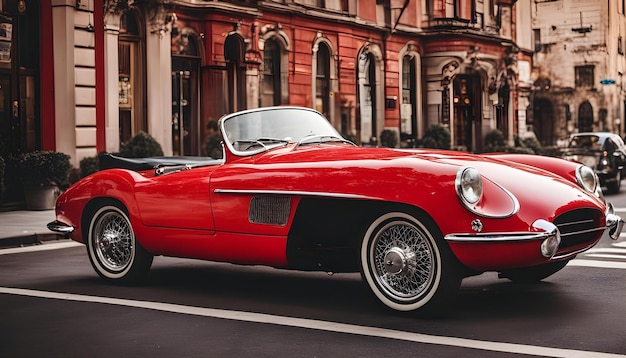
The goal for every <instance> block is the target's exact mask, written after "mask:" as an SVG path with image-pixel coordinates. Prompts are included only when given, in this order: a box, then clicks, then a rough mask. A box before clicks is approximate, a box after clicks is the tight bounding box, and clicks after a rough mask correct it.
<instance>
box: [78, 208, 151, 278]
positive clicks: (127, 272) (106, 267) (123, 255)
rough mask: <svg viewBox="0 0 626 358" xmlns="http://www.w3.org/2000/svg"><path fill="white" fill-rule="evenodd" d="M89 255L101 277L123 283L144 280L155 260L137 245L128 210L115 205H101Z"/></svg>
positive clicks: (93, 223)
mask: <svg viewBox="0 0 626 358" xmlns="http://www.w3.org/2000/svg"><path fill="white" fill-rule="evenodd" d="M87 253H88V255H89V261H90V262H91V265H92V266H93V268H94V270H95V271H96V272H97V273H98V275H99V276H100V277H102V278H104V279H107V280H111V281H115V282H119V283H135V282H138V281H139V280H141V279H143V278H144V277H145V276H146V275H147V273H148V270H149V269H150V266H151V265H152V258H153V256H152V255H151V254H150V253H149V252H147V251H146V250H145V249H144V248H143V247H141V245H139V243H138V242H137V239H136V238H135V233H134V231H133V227H132V225H131V223H130V220H129V218H128V214H127V213H126V210H125V209H124V208H123V207H122V206H121V205H119V204H117V203H115V202H110V203H106V204H104V205H101V206H100V207H99V208H97V209H96V210H95V212H94V213H93V215H92V216H91V218H90V220H89V231H88V235H87Z"/></svg>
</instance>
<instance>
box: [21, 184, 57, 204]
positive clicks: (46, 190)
mask: <svg viewBox="0 0 626 358" xmlns="http://www.w3.org/2000/svg"><path fill="white" fill-rule="evenodd" d="M59 194H60V190H59V187H57V186H54V185H50V186H27V187H25V188H24V198H25V199H26V209H27V210H52V209H54V205H55V203H56V200H57V197H58V196H59Z"/></svg>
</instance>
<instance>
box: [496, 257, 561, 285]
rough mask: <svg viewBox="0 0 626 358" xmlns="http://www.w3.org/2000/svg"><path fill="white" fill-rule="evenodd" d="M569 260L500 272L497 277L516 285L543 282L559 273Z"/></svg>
mask: <svg viewBox="0 0 626 358" xmlns="http://www.w3.org/2000/svg"><path fill="white" fill-rule="evenodd" d="M568 262H569V260H564V261H557V262H550V263H548V264H543V265H539V266H533V267H525V268H519V269H513V270H507V271H502V272H500V274H499V275H498V276H499V277H500V278H507V279H509V280H511V281H513V282H516V283H532V282H538V281H541V280H543V279H544V278H546V277H548V276H551V275H553V274H555V273H557V272H558V271H561V269H563V267H565V265H567V263H568Z"/></svg>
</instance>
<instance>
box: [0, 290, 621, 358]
mask: <svg viewBox="0 0 626 358" xmlns="http://www.w3.org/2000/svg"><path fill="white" fill-rule="evenodd" d="M0 293H5V294H10V295H20V296H29V297H40V298H49V299H57V300H67V301H79V302H90V303H102V304H110V305H117V306H125V307H135V308H143V309H151V310H157V311H164V312H172V313H181V314H187V315H196V316H202V317H210V318H219V319H228V320H234V321H242V322H252V323H262V324H273V325H280V326H288V327H296V328H304V329H316V330H320V331H327V332H337V333H347V334H356V335H362V336H369V337H379V338H389V339H397V340H402V341H408V342H416V343H425V344H437V345H442V346H452V347H461V348H469V349H479V350H486V351H494V352H504V353H514V354H515V353H516V354H526V355H535V356H541V357H563V358H587V357H589V358H602V357H606V358H609V357H626V355H620V354H613V353H603V352H593V351H583V350H575V349H562V348H551V347H541V346H532V345H527V344H515V343H505V342H490V341H481V340H475V339H466V338H458V337H446V336H435V335H428V334H421V333H413V332H403V331H397V330H392V329H385V328H378V327H367V326H358V325H353V324H346V323H337V322H329V321H320V320H314V319H304V318H294V317H285V316H275V315H270V314H263V313H253V312H243V311H231V310H221V309H214V308H204V307H193V306H183V305H176V304H171V303H162V302H152V301H134V300H126V299H119V298H108V297H98V296H87V295H76V294H71V293H58V292H49V291H36V290H28V289H19V288H9V287H0Z"/></svg>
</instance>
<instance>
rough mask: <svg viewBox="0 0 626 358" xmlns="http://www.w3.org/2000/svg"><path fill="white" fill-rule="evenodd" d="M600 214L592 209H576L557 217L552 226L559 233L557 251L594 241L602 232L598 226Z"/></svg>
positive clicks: (601, 227) (602, 228) (601, 228)
mask: <svg viewBox="0 0 626 358" xmlns="http://www.w3.org/2000/svg"><path fill="white" fill-rule="evenodd" d="M601 218H602V213H601V212H600V211H598V210H594V209H577V210H572V211H569V212H567V213H565V214H562V215H559V216H558V217H557V218H556V219H555V220H554V224H555V225H556V226H557V227H558V228H559V231H560V232H561V245H559V249H566V248H568V247H572V246H577V245H580V244H584V243H587V242H590V241H593V240H595V239H596V238H597V237H598V235H600V234H601V233H602V232H603V231H604V227H603V226H601V225H600V220H601Z"/></svg>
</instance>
